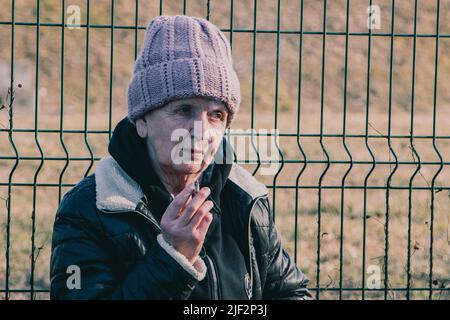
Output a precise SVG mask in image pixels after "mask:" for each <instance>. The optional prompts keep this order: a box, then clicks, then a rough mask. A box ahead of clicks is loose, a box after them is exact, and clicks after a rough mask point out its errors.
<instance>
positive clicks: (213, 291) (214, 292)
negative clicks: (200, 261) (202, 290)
mask: <svg viewBox="0 0 450 320" xmlns="http://www.w3.org/2000/svg"><path fill="white" fill-rule="evenodd" d="M202 250H203V255H202V258H204V259H205V262H206V263H207V265H208V269H209V270H210V271H211V274H210V283H211V287H210V297H211V299H212V300H219V288H218V285H217V283H218V280H217V270H216V267H215V265H214V261H213V259H212V258H211V257H210V256H209V255H208V254H207V253H206V249H205V247H203V248H202Z"/></svg>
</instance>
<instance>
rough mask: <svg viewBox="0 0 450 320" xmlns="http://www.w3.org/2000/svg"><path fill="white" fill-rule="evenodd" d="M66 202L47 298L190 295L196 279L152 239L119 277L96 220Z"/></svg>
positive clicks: (61, 212)
mask: <svg viewBox="0 0 450 320" xmlns="http://www.w3.org/2000/svg"><path fill="white" fill-rule="evenodd" d="M64 207H65V206H64V205H63V206H60V209H59V210H58V213H57V216H56V220H55V224H54V230H53V239H52V256H51V265H50V270H51V271H50V278H51V284H50V297H51V299H177V300H178V299H180V300H181V299H187V298H188V297H189V296H190V294H191V292H192V291H193V289H194V288H195V286H196V284H197V282H198V281H199V279H198V278H196V276H195V275H193V274H192V272H189V271H188V270H186V269H185V268H184V267H183V266H182V265H181V264H180V263H179V261H178V260H177V257H175V256H174V253H173V252H172V253H170V252H168V251H167V249H164V248H163V247H162V245H161V244H160V243H158V242H157V241H155V242H154V243H153V244H152V245H151V246H150V247H149V248H147V252H146V254H145V255H144V257H143V259H141V260H138V262H136V263H135V264H134V266H133V267H132V269H131V271H130V272H128V273H127V274H126V275H125V276H124V277H122V278H120V276H119V274H121V273H119V272H117V269H116V268H118V266H117V264H118V262H116V261H113V258H112V257H111V254H108V250H107V249H106V247H105V246H107V245H108V244H105V239H104V238H102V236H103V235H102V230H101V226H100V223H99V222H97V223H95V222H94V221H90V219H85V218H84V217H83V216H82V215H81V214H80V213H77V212H67V211H66V210H65V209H64ZM71 207H73V206H71ZM61 208H62V209H61ZM75 211H76V210H75ZM180 255H181V254H180ZM74 266H75V269H74ZM74 270H75V271H74ZM76 270H78V271H79V274H78V275H77V274H76ZM77 276H79V279H78V280H79V282H78V283H77V281H78V280H77V279H76V277H77ZM203 277H204V275H203Z"/></svg>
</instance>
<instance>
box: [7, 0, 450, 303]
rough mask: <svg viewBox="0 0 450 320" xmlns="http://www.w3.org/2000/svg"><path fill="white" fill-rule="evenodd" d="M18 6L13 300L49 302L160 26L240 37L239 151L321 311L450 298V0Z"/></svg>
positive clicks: (11, 35)
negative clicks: (84, 201)
mask: <svg viewBox="0 0 450 320" xmlns="http://www.w3.org/2000/svg"><path fill="white" fill-rule="evenodd" d="M1 4H2V10H1V12H0V41H1V46H0V90H1V91H0V102H1V110H0V197H1V198H0V200H1V202H2V206H1V207H0V212H1V221H0V223H1V230H2V231H1V234H2V237H1V240H0V241H1V250H2V254H1V257H0V286H1V288H0V292H1V293H2V295H3V298H5V299H21V298H30V299H46V298H48V291H49V289H48V287H49V282H50V279H49V257H50V251H51V231H52V226H53V220H54V214H55V212H56V209H57V207H58V203H59V202H60V200H61V198H62V196H63V195H64V193H65V192H67V191H68V190H69V189H70V188H71V187H72V186H74V185H75V184H76V183H77V182H78V181H79V180H80V179H82V178H83V177H85V176H87V175H89V174H91V173H92V172H93V169H94V167H95V163H96V161H98V160H99V159H101V157H103V156H105V155H106V154H107V144H108V141H109V139H110V137H111V135H112V130H113V129H114V125H115V123H117V122H118V121H119V120H120V119H121V118H123V117H124V116H125V115H126V101H125V93H126V87H127V82H128V80H129V79H130V76H131V72H132V68H133V63H134V60H135V59H136V56H137V54H138V50H139V43H140V41H141V40H142V37H143V34H144V30H145V27H146V23H147V21H149V20H150V19H151V18H152V17H154V16H156V15H160V14H189V15H195V16H200V17H204V18H206V19H208V20H211V21H212V22H213V23H215V24H217V25H218V26H219V27H220V28H221V29H222V30H223V31H224V32H225V34H226V35H227V36H228V38H229V40H230V43H231V45H232V48H233V59H234V64H235V68H236V71H237V73H238V76H239V78H240V80H241V89H242V95H243V102H242V106H241V110H240V113H239V115H238V116H237V119H236V121H235V122H234V124H233V127H232V129H231V130H229V131H228V132H227V136H228V139H229V140H230V141H234V139H235V138H236V137H239V136H244V137H246V140H245V142H244V144H243V145H241V146H239V147H238V146H234V147H235V151H236V162H238V163H239V164H241V165H243V166H244V167H245V168H246V169H248V170H249V171H250V172H252V173H253V174H254V175H255V176H256V177H257V178H258V179H259V180H261V181H262V182H264V183H265V184H266V185H267V187H268V189H269V191H270V196H271V202H272V209H273V210H274V212H275V218H276V224H277V228H278V230H279V232H280V234H281V236H282V239H283V244H284V247H285V248H286V249H287V250H288V252H289V253H290V254H291V255H292V256H293V257H294V258H295V261H296V262H297V264H298V265H299V267H300V268H301V269H302V270H303V271H304V272H305V273H306V275H307V276H308V277H309V278H310V280H311V282H310V289H311V290H312V291H313V292H314V295H315V297H316V298H318V299H330V298H332V299H351V298H357V299H417V298H419V299H420V298H422V299H428V298H429V299H448V298H449V297H450V287H449V285H450V267H449V266H450V261H449V252H450V250H449V249H450V248H449V247H450V236H449V219H450V218H449V216H450V215H449V212H450V199H449V192H450V184H449V183H448V182H449V181H450V171H449V164H450V159H449V156H450V92H449V90H448V88H447V82H448V81H447V80H448V79H449V77H450V56H449V55H448V52H449V49H450V43H449V42H450V25H449V24H448V23H447V21H450V20H449V18H450V1H447V0H436V1H419V0H409V1H395V0H383V1H381V0H380V1H377V2H375V1H372V0H368V1H362V0H361V1H359V0H358V1H357V0H335V1H331V0H329V1H327V0H323V1H313V0H303V1H302V0H299V1H281V0H278V1H269V0H265V1H263V0H246V1H233V0H230V1H221V2H216V1H205V0H202V1H194V0H184V1H168V0H166V1H162V0H161V1H150V0H140V1H138V0H135V1H125V0H108V1H106V0H104V1H89V0H87V1H86V0H80V1H68V0H67V1H66V0H46V1H44V0H40V1H39V0H36V1H24V0H22V1H20V0H1ZM274 136H275V137H276V139H275V140H274V141H275V144H274V145H273V146H272V149H273V150H271V151H272V152H271V155H272V157H266V153H263V152H261V150H260V147H261V143H260V141H259V138H260V137H274ZM273 155H275V160H274V157H273ZM273 166H275V170H272V171H271V174H265V173H264V169H267V167H271V168H273Z"/></svg>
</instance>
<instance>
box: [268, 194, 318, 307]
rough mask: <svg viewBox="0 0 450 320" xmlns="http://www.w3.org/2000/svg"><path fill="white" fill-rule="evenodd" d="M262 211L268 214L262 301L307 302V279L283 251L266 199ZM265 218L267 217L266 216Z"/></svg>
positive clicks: (308, 295)
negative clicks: (265, 268)
mask: <svg viewBox="0 0 450 320" xmlns="http://www.w3.org/2000/svg"><path fill="white" fill-rule="evenodd" d="M261 205H262V206H263V207H264V208H263V209H262V210H264V211H265V212H266V214H267V213H268V219H269V221H268V226H267V228H266V229H267V270H266V279H265V284H264V287H263V299H283V300H309V299H312V296H311V293H310V292H309V290H308V289H307V285H308V282H309V280H308V278H307V277H306V276H305V275H304V274H303V273H302V272H301V271H300V269H299V268H298V267H297V265H296V264H295V262H294V261H293V260H292V258H291V257H290V256H289V254H288V253H287V252H286V250H284V249H283V247H282V245H281V238H280V235H279V234H278V232H277V230H276V228H275V223H274V218H273V213H272V210H271V209H270V206H269V203H268V199H266V200H265V201H262V203H261ZM266 216H267V215H266Z"/></svg>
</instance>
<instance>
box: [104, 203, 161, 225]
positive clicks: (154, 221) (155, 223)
mask: <svg viewBox="0 0 450 320" xmlns="http://www.w3.org/2000/svg"><path fill="white" fill-rule="evenodd" d="M144 197H145V196H144ZM146 202H147V198H146V197H145V201H144V202H140V203H142V205H144V206H145V208H147V205H146ZM137 207H139V203H138V205H137V206H136V208H137ZM147 210H148V209H147ZM100 211H101V212H104V213H106V214H111V213H126V212H133V213H137V214H139V215H140V216H142V217H143V218H145V219H146V220H147V221H148V222H150V223H151V224H152V225H153V226H154V227H155V228H156V230H157V231H158V232H160V233H161V231H162V230H161V227H160V226H159V224H158V222H157V221H156V219H155V218H154V217H153V216H149V215H146V214H145V213H143V212H142V211H140V210H131V209H130V210H118V211H116V210H105V209H100Z"/></svg>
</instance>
